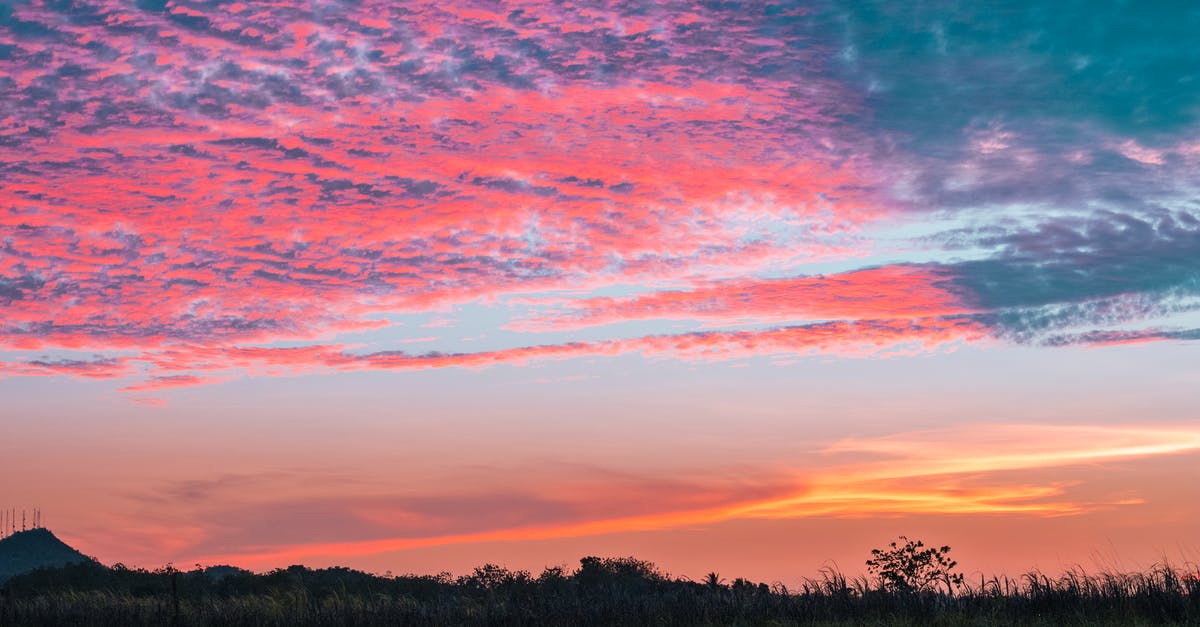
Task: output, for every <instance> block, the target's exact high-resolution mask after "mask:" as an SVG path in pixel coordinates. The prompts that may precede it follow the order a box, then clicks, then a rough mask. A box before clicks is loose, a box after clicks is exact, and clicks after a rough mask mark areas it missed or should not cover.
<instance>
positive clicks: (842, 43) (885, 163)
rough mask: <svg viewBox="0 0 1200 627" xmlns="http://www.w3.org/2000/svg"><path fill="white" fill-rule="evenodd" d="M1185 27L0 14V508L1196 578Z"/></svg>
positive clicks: (1197, 300)
mask: <svg viewBox="0 0 1200 627" xmlns="http://www.w3.org/2000/svg"><path fill="white" fill-rule="evenodd" d="M1197 31H1200V9H1197V8H1195V7H1193V6H1190V4H1189V3H1176V2H1153V1H1152V2H1139V3H1136V5H1135V4H1134V3H1129V2H1115V1H1114V2H1102V3H1095V2H1084V1H1076V0H1065V1H1060V2H1032V3H1020V2H1013V3H1004V4H1003V5H1002V6H1001V5H997V4H992V3H977V4H973V5H970V6H964V5H963V3H958V2H950V1H944V2H943V1H933V2H921V3H911V2H882V1H866V2H824V1H813V2H801V3H790V2H781V3H763V2H747V3H738V2H720V1H713V2H700V3H694V4H693V3H687V2H667V1H664V2H634V1H629V2H604V3H588V2H576V1H574V0H560V1H556V2H521V1H514V2H495V1H479V2H466V1H461V2H459V1H446V0H437V1H436V2H434V1H425V0H413V1H411V2H403V3H396V2H384V1H378V0H360V1H346V2H298V1H296V0H274V1H272V2H254V1H250V2H193V1H181V0H168V1H166V2H163V1H162V0H136V1H135V2H133V3H129V2H117V1H115V0H45V1H41V0H39V1H26V0H10V1H7V2H4V3H0V314H2V315H0V505H2V506H7V507H16V508H18V509H20V508H27V509H30V510H32V508H33V507H39V508H40V509H41V510H42V511H43V519H44V521H45V523H46V525H47V526H48V527H49V528H50V529H51V530H53V531H54V532H55V533H57V534H58V535H60V536H61V537H62V538H64V539H65V540H67V541H68V542H71V543H72V544H74V545H75V546H76V547H78V548H79V549H80V550H82V551H83V552H84V553H87V554H90V555H94V556H96V557H97V558H99V559H100V560H101V561H104V562H106V563H113V562H122V563H126V564H130V565H140V566H146V567H157V566H161V565H163V564H165V563H173V564H175V565H176V566H190V565H191V564H194V563H200V564H217V563H233V564H238V565H242V566H245V567H249V568H253V569H257V570H265V569H271V568H277V567H284V566H287V565H290V564H307V565H311V566H326V565H343V566H350V567H354V568H360V569H364V570H368V571H371V572H380V573H382V572H387V571H391V572H394V573H409V572H411V573H436V572H443V571H448V572H452V573H455V574H463V573H468V572H470V570H471V568H472V567H474V566H477V565H481V564H483V563H485V562H490V563H496V564H504V565H507V566H509V567H512V568H523V569H529V570H532V571H534V572H535V573H536V572H539V571H540V569H541V568H542V567H544V566H555V565H568V566H571V565H574V564H577V561H578V559H579V558H580V557H583V556H585V555H607V556H624V555H634V556H636V557H638V558H641V559H648V560H651V561H654V562H655V563H656V564H658V565H659V566H660V567H661V568H662V569H663V570H665V571H667V572H669V573H671V574H673V575H676V576H688V577H692V578H696V579H698V578H700V577H703V576H704V574H705V573H707V572H710V571H716V572H719V573H720V574H721V575H722V576H723V577H727V578H732V577H746V578H750V579H754V580H758V581H779V582H783V583H785V584H788V585H792V584H794V583H796V582H798V581H799V579H800V578H801V577H805V576H813V575H815V574H816V573H818V572H819V570H820V569H822V568H827V567H831V566H832V567H837V568H840V569H842V570H843V571H845V572H847V573H849V574H854V573H859V572H862V571H863V570H864V566H863V561H864V560H865V559H866V558H867V557H869V551H870V549H871V548H875V547H881V546H884V545H886V543H887V542H889V541H891V540H893V539H895V538H896V537H897V536H899V535H902V534H903V535H907V536H908V537H913V538H922V539H925V540H926V541H928V542H930V543H934V544H948V545H950V546H952V547H953V550H952V557H954V558H956V559H957V560H958V561H959V564H960V568H961V569H962V570H963V571H964V572H966V573H968V574H970V573H986V574H989V575H990V574H993V573H1020V572H1024V571H1026V570H1028V569H1032V568H1039V569H1042V570H1044V571H1046V572H1050V573H1054V572H1060V571H1062V570H1063V569H1065V568H1070V567H1073V566H1076V565H1079V566H1083V567H1085V568H1090V569H1098V568H1113V569H1135V568H1144V567H1147V566H1149V565H1150V564H1153V563H1155V562H1157V561H1161V560H1164V559H1166V560H1170V561H1172V562H1175V563H1182V562H1185V561H1192V562H1196V561H1200V539H1198V538H1200V535H1198V532H1200V523H1198V522H1197V521H1198V520H1200V499H1197V498H1196V495H1197V493H1196V485H1197V480H1198V479H1200V471H1197V470H1196V469H1197V468H1200V465H1198V462H1200V415H1198V414H1197V408H1198V407H1200V359H1197V357H1200V353H1198V352H1197V351H1198V349H1200V343H1198V342H1197V340H1200V202H1198V201H1197V195H1196V192H1197V188H1198V187H1200V174H1198V173H1200V48H1197V47H1196V46H1195V45H1194V44H1193V39H1194V33H1195V32H1197Z"/></svg>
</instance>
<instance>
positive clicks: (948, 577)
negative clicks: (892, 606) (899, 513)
mask: <svg viewBox="0 0 1200 627" xmlns="http://www.w3.org/2000/svg"><path fill="white" fill-rule="evenodd" d="M899 542H903V543H904V544H902V545H901V544H899ZM888 547H889V548H887V549H872V550H871V559H869V560H867V570H868V571H869V572H870V573H871V574H872V575H873V576H875V578H876V580H877V581H878V583H879V587H880V588H882V589H884V590H887V591H889V592H906V593H908V592H931V591H934V590H937V589H938V587H939V586H945V590H946V592H951V593H953V592H954V587H955V586H961V585H962V583H963V576H962V575H961V574H958V573H954V572H953V570H954V567H955V566H958V562H956V561H954V560H952V559H950V557H949V554H950V547H948V546H943V547H940V548H935V547H929V548H925V543H924V542H921V541H920V540H916V541H913V540H909V539H908V537H907V536H900V539H899V540H897V541H895V542H892V543H891V544H889V545H888Z"/></svg>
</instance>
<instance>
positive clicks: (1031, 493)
mask: <svg viewBox="0 0 1200 627" xmlns="http://www.w3.org/2000/svg"><path fill="white" fill-rule="evenodd" d="M1031 443H1032V444H1031ZM1025 449H1033V450H1025ZM823 451H824V453H827V454H833V453H871V454H886V455H888V456H889V459H887V460H883V461H870V462H861V463H857V464H853V463H852V464H844V465H837V466H830V467H827V468H819V469H812V470H810V471H808V472H807V473H800V474H799V476H800V477H802V481H801V483H802V484H803V485H804V487H803V488H802V489H800V490H798V491H796V492H795V493H791V494H784V495H781V496H777V497H771V498H766V499H760V500H755V501H748V502H735V503H731V504H728V505H723V506H719V507H710V508H704V509H696V510H685V511H673V512H662V513H656V514H650V515H640V516H628V517H618V518H612V519H601V520H593V521H586V522H576V523H570V524H564V525H544V526H529V527H520V528H511V529H495V530H491V531H484V532H479V533H468V534H454V535H441V536H437V535H435V536H428V537H410V538H391V539H383V540H371V541H365V542H338V543H326V544H306V545H294V546H284V547H272V548H269V549H266V550H264V551H262V552H245V553H236V554H228V555H213V556H203V557H200V558H198V559H199V560H200V561H201V562H205V563H217V562H224V561H233V562H238V563H247V564H263V563H278V562H280V561H281V560H294V559H299V558H302V557H312V556H321V555H367V554H374V553H382V552H388V551H397V550H404V549H413V548H420V547H432V546H442V545H448V544H469V543H481V542H497V541H502V542H512V541H524V540H545V539H554V538H569V537H581V536H592V535H604V534H612V533H620V532H628V531H645V530H655V529H667V528H675V527H685V526H689V525H705V524H711V523H718V522H722V521H727V520H732V519H739V518H800V517H813V516H830V517H862V516H868V515H872V514H920V513H931V514H972V515H987V514H1024V515H1034V516H1068V515H1073V514H1079V513H1081V512H1085V511H1089V510H1091V509H1094V508H1096V507H1101V506H1119V505H1131V504H1136V503H1140V502H1141V500H1140V499H1136V498H1132V499H1131V498H1125V499H1118V500H1113V501H1105V502H1076V501H1071V500H1064V499H1062V498H1061V497H1063V496H1064V493H1065V490H1064V486H1063V485H1062V484H1061V483H1055V482H1049V483H1046V484H1040V485H1034V484H1029V483H1010V484H1006V483H1005V482H1004V480H1003V479H1002V478H1000V477H991V482H992V483H993V484H994V485H986V486H969V485H966V484H965V483H964V482H963V481H961V479H962V478H963V477H964V476H968V475H970V476H973V477H975V478H979V477H983V476H986V475H988V474H998V473H1004V472H1008V471H1020V470H1031V469H1048V468H1056V467H1062V466H1070V465H1074V464H1082V463H1095V462H1104V461H1111V460H1121V459H1133V458H1141V457H1150V456H1161V455H1174V454H1181V453H1190V452H1196V451H1200V428H1195V429H1187V428H1178V427H1174V428H1171V427H1162V428H1157V427H1109V426H1086V425H1071V426H1051V425H978V426H969V427H962V428H959V429H953V430H949V429H946V430H937V431H927V432H918V433H908V434H901V435H896V436H889V437H882V438H848V439H843V440H839V441H837V442H834V443H832V444H831V445H829V446H827V447H825V448H824V449H823Z"/></svg>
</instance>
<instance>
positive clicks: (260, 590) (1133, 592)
mask: <svg viewBox="0 0 1200 627" xmlns="http://www.w3.org/2000/svg"><path fill="white" fill-rule="evenodd" d="M894 546H895V545H893V547H894ZM943 548H944V549H946V550H948V548H946V547H943ZM939 550H940V549H938V550H935V552H936V551H939ZM880 555H881V553H880V552H878V551H877V552H875V553H874V557H875V561H876V562H878V560H879V557H880ZM885 555H886V554H885ZM917 555H918V556H919V555H920V554H919V553H918V554H917ZM947 572H948V571H947ZM1097 624H1100V625H1161V624H1168V625H1169V624H1176V625H1200V572H1197V569H1196V567H1194V566H1188V567H1186V568H1173V567H1170V566H1166V565H1164V566H1159V567H1155V568H1152V569H1150V570H1149V571H1146V572H1140V573H1123V574H1118V573H1099V574H1090V575H1089V574H1086V573H1084V572H1082V571H1074V572H1069V573H1067V574H1065V575H1063V576H1061V577H1059V578H1049V577H1047V576H1045V575H1043V574H1040V573H1030V574H1027V575H1025V576H1023V577H1019V578H1016V579H1007V578H1005V579H1001V578H992V579H990V580H988V579H981V580H979V581H976V582H974V583H972V582H970V581H961V582H960V581H959V580H957V578H947V579H946V580H945V581H943V582H941V584H937V583H936V582H935V583H931V584H930V585H928V586H909V585H907V583H905V585H900V586H897V585H895V581H891V582H889V581H888V580H887V579H886V578H875V579H874V580H869V579H867V578H865V577H859V578H855V579H847V578H845V577H844V576H842V575H841V574H839V573H837V572H835V571H831V570H827V571H824V572H823V573H822V575H821V576H820V577H819V578H817V579H814V580H809V581H806V582H805V583H804V584H803V585H802V586H801V587H800V588H799V589H794V590H793V589H787V588H785V587H784V586H782V585H779V584H775V585H767V584H764V583H752V582H749V581H746V580H743V579H736V580H734V581H732V582H726V581H725V580H723V579H722V578H721V577H720V576H719V575H717V574H716V573H711V574H709V575H708V576H707V577H706V578H705V579H704V580H703V581H699V582H696V581H690V580H686V579H678V578H672V577H670V576H668V575H665V574H663V573H662V572H661V571H659V570H658V569H657V568H656V567H655V566H654V565H653V564H651V563H649V562H645V561H641V560H638V559H634V558H631V557H621V558H598V557H585V558H583V559H582V560H580V564H579V567H578V568H577V569H570V570H568V569H564V568H548V569H546V570H545V571H543V572H542V573H541V574H539V575H533V574H531V573H528V572H525V571H510V570H507V569H505V568H502V567H499V566H493V565H486V566H482V567H479V568H476V569H475V571H474V572H473V573H472V574H471V575H467V576H462V577H457V578H455V577H451V576H450V575H447V574H442V575H432V576H430V575H425V576H418V575H405V576H399V577H392V576H377V575H371V574H367V573H363V572H358V571H354V570H350V569H347V568H326V569H309V568H305V567H302V566H292V567H290V568H287V569H280V570H276V571H273V572H270V573H265V574H254V573H251V572H248V571H245V570H241V569H238V568H235V567H231V566H219V567H211V568H206V569H201V568H197V569H195V570H191V571H187V572H183V571H179V570H175V569H173V568H171V567H167V568H163V569H159V570H154V571H148V570H142V569H130V568H126V567H124V566H122V565H120V564H117V565H115V566H113V567H111V568H109V567H105V566H103V565H101V564H99V563H98V562H96V561H95V560H91V559H86V560H85V561H83V562H78V563H71V564H66V565H63V566H56V567H53V568H42V569H38V570H34V571H32V572H28V573H25V574H22V575H18V576H16V577H13V578H11V579H9V580H8V581H7V582H5V583H4V584H3V585H2V586H0V625H4V626H8V625H13V626H18V625H98V626H109V625H112V626H117V625H120V626H125V625H256V626H265V625H280V626H283V625H778V626H783V625H1097Z"/></svg>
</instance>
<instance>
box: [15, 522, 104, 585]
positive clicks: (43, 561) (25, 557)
mask: <svg viewBox="0 0 1200 627" xmlns="http://www.w3.org/2000/svg"><path fill="white" fill-rule="evenodd" d="M90 559H91V558H89V557H88V556H86V555H84V554H83V553H80V552H79V551H76V550H75V549H73V548H71V547H70V546H69V545H67V543H65V542H63V541H62V540H59V539H58V538H57V537H55V536H54V534H53V533H50V530H49V529H30V530H29V531H18V532H17V533H14V534H13V535H11V536H9V537H7V538H4V539H3V540H0V583H3V582H5V581H8V580H9V579H11V578H13V577H15V576H17V575H21V574H24V573H28V572H30V571H34V570H37V569H39V568H57V567H59V566H65V565H67V564H77V563H79V562H86V561H89V560H90Z"/></svg>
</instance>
